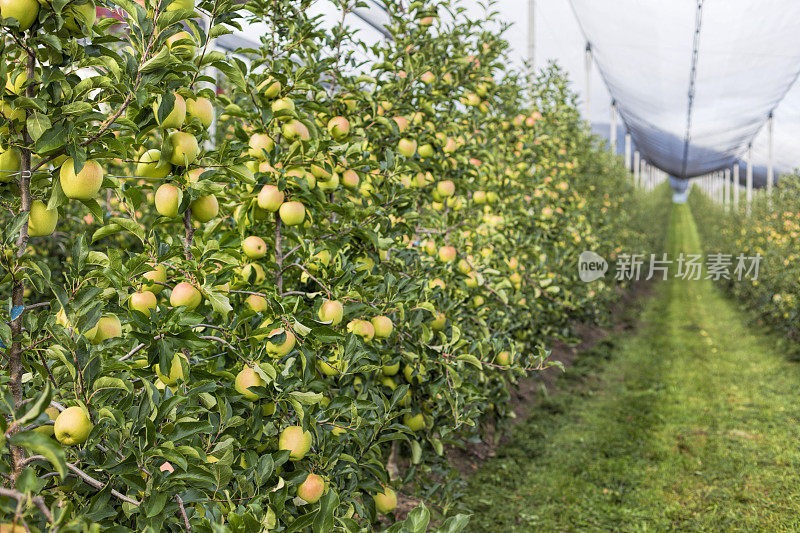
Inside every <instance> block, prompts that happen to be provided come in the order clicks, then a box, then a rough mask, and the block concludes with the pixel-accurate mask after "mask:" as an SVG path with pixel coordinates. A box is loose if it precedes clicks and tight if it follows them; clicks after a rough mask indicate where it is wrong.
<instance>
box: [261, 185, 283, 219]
mask: <svg viewBox="0 0 800 533" xmlns="http://www.w3.org/2000/svg"><path fill="white" fill-rule="evenodd" d="M283 200H284V194H283V192H282V191H280V190H279V189H278V188H277V187H276V186H274V185H264V187H262V188H261V191H260V192H259V193H258V207H260V208H261V209H266V210H267V211H270V212H272V213H274V212H275V211H277V210H278V209H280V207H281V204H283Z"/></svg>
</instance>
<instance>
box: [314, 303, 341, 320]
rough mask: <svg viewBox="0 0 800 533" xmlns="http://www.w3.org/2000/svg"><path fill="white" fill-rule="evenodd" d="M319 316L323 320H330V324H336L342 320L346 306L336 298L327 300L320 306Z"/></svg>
mask: <svg viewBox="0 0 800 533" xmlns="http://www.w3.org/2000/svg"><path fill="white" fill-rule="evenodd" d="M317 316H318V317H319V319H320V320H321V321H322V322H329V323H330V325H332V326H335V325H337V324H339V323H341V321H342V317H343V316H344V307H343V306H342V304H341V302H337V301H336V300H325V301H324V302H322V305H321V306H320V307H319V311H317Z"/></svg>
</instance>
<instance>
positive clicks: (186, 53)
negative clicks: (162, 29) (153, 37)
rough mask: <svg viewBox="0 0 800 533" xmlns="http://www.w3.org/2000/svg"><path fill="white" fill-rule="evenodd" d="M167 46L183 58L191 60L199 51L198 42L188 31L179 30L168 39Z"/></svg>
mask: <svg viewBox="0 0 800 533" xmlns="http://www.w3.org/2000/svg"><path fill="white" fill-rule="evenodd" d="M167 48H169V50H170V51H171V52H172V53H173V54H175V55H176V56H177V57H179V58H181V59H183V60H187V61H188V60H191V59H192V58H194V56H195V54H196V53H197V43H196V42H195V40H194V37H192V35H191V34H190V33H189V32H187V31H179V32H178V33H176V34H175V35H172V36H170V37H169V38H168V39H167Z"/></svg>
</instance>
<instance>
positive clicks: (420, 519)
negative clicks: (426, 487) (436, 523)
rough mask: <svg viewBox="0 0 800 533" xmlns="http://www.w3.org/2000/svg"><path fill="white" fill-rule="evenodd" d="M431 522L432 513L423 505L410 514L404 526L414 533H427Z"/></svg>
mask: <svg viewBox="0 0 800 533" xmlns="http://www.w3.org/2000/svg"><path fill="white" fill-rule="evenodd" d="M430 521H431V512H430V511H429V510H428V508H427V507H426V506H425V504H424V503H421V504H419V507H417V508H416V509H414V510H413V511H411V512H410V513H408V518H406V521H405V524H404V525H405V526H406V529H408V530H409V531H411V532H412V533H425V531H427V530H428V523H429V522H430Z"/></svg>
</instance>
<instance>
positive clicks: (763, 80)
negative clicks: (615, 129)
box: [572, 0, 800, 177]
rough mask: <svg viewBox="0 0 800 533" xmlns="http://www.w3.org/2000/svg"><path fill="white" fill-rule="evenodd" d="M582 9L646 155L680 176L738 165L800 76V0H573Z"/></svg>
mask: <svg viewBox="0 0 800 533" xmlns="http://www.w3.org/2000/svg"><path fill="white" fill-rule="evenodd" d="M572 6H573V8H574V10H575V14H576V16H577V19H578V21H579V23H580V25H581V27H582V29H583V32H584V34H585V36H586V38H587V40H588V41H589V42H590V43H591V44H592V50H593V54H594V59H595V61H596V63H597V66H598V68H599V69H600V72H601V73H602V74H603V77H604V79H605V81H606V84H607V86H608V88H609V91H610V93H611V96H612V98H614V99H615V100H616V102H617V105H618V108H619V109H620V113H621V115H622V117H623V119H624V121H625V124H626V125H627V127H628V129H629V130H630V132H631V135H632V136H633V138H634V140H635V142H636V144H637V146H638V147H639V150H640V151H641V152H642V154H643V156H644V157H645V158H646V159H648V160H649V161H651V162H652V163H654V164H655V165H656V166H658V167H659V168H661V169H662V170H665V171H667V172H669V173H671V174H673V175H674V176H679V177H692V176H697V175H701V174H705V173H707V172H710V171H714V170H718V169H721V168H725V167H729V166H730V165H731V164H732V163H733V162H734V161H735V159H736V158H738V157H741V156H742V153H743V151H745V150H746V148H747V146H748V145H749V144H750V143H751V142H752V141H753V139H754V138H755V136H756V135H757V134H758V133H759V130H761V129H762V127H763V126H764V124H765V122H766V120H767V117H768V116H769V113H770V112H771V111H772V110H773V109H775V108H776V106H778V104H779V103H780V102H781V100H782V99H783V97H784V96H785V95H786V93H787V91H789V90H790V89H791V87H792V85H793V84H794V82H795V80H796V79H797V75H798V73H799V72H800V31H798V30H800V26H798V20H800V2H786V1H784V0H761V1H759V2H752V1H750V0H705V1H703V2H698V1H697V0H673V1H670V2H655V1H641V0H614V1H613V2H611V1H597V0H572ZM700 6H702V7H700ZM697 29H699V36H698V38H695V31H696V30H697ZM695 44H697V48H696V54H695V53H694V52H695ZM693 65H696V77H695V80H694V85H693V86H692V75H691V73H692V67H693ZM692 89H693V90H692ZM690 93H691V94H693V101H692V103H691V105H690V97H689V95H690ZM687 138H688V147H687V143H686V140H687ZM765 155H766V154H765Z"/></svg>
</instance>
